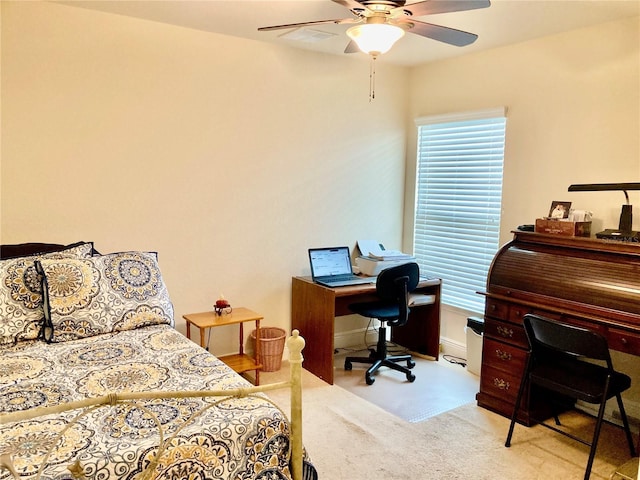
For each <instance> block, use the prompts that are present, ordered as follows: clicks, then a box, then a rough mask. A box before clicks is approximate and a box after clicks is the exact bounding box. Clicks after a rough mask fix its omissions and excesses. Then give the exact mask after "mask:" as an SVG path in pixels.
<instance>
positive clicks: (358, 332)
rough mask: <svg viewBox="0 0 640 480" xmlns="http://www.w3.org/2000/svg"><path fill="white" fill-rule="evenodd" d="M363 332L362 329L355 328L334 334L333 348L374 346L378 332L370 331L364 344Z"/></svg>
mask: <svg viewBox="0 0 640 480" xmlns="http://www.w3.org/2000/svg"><path fill="white" fill-rule="evenodd" d="M365 331H366V329H364V328H357V329H354V330H348V331H344V332H338V333H336V334H335V336H334V340H333V343H334V346H335V348H353V347H356V348H357V347H358V346H362V348H365V345H375V344H376V343H377V342H378V332H377V331H376V330H372V329H370V330H369V331H368V332H367V336H366V343H365Z"/></svg>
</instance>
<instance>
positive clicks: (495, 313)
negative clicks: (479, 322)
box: [484, 298, 509, 320]
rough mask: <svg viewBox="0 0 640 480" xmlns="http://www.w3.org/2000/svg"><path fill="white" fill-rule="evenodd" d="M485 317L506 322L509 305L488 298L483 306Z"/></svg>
mask: <svg viewBox="0 0 640 480" xmlns="http://www.w3.org/2000/svg"><path fill="white" fill-rule="evenodd" d="M484 311H485V316H487V317H492V318H498V319H500V320H507V319H508V318H509V304H508V303H505V302H500V301H498V300H494V299H492V298H488V299H487V301H486V305H485V309H484Z"/></svg>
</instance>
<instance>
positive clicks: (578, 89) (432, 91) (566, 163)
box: [405, 17, 640, 343]
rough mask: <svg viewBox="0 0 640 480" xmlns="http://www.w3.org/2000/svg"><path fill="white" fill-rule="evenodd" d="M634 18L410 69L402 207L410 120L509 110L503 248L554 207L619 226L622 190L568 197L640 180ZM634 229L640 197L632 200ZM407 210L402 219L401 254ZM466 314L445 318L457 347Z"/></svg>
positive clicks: (447, 313)
mask: <svg viewBox="0 0 640 480" xmlns="http://www.w3.org/2000/svg"><path fill="white" fill-rule="evenodd" d="M639 25H640V18H638V17H636V18H631V19H626V20H621V21H616V22H612V23H606V24H602V25H599V26H596V27H592V28H586V29H580V30H574V31H571V32H568V33H563V34H560V35H554V36H549V37H545V38H541V39H537V40H533V41H529V42H525V43H520V44H517V45H512V46H508V47H503V48H498V49H494V50H490V51H486V52H481V53H478V54H474V55H465V56H462V57H458V58H456V59H454V60H449V61H442V62H437V63H432V64H427V65H424V66H422V67H420V68H414V69H412V70H411V72H410V91H409V97H410V98H411V102H410V107H409V110H408V116H407V122H408V124H409V129H408V132H409V135H408V143H407V152H408V153H407V158H408V159H409V160H408V163H407V165H408V168H407V189H406V201H407V205H409V206H411V205H413V196H414V195H415V191H414V183H415V162H414V160H413V159H414V158H415V142H416V128H415V126H414V124H413V122H414V119H415V118H418V117H421V116H427V115H435V114H442V113H451V112H465V111H472V110H480V109H486V108H491V107H502V106H506V107H507V109H508V113H507V134H506V135H507V136H506V148H505V162H504V187H503V211H502V223H501V228H500V231H501V243H505V242H507V241H508V240H510V239H511V237H512V235H511V233H510V232H511V231H512V230H513V229H515V228H516V227H517V226H518V225H521V224H525V223H534V222H535V218H536V217H540V216H543V215H545V214H546V212H548V211H549V206H550V205H551V202H552V201H553V200H563V201H564V200H566V201H571V202H573V206H574V207H575V208H578V209H585V210H591V211H593V212H594V223H593V228H594V233H595V232H597V231H601V230H603V229H604V228H616V227H617V225H618V220H619V216H620V207H621V205H622V204H623V203H624V202H625V198H624V194H623V193H622V192H589V193H584V192H579V193H573V192H572V193H568V192H567V188H568V187H569V185H571V184H573V183H605V182H637V181H638V180H639V179H640V28H639ZM629 197H630V202H631V203H632V204H635V205H636V215H635V218H634V228H635V229H636V230H640V192H629ZM412 214H413V211H412V209H411V208H407V209H406V212H405V246H408V245H410V244H411V235H412V233H411V232H412V230H411V228H412V227H411V224H412V223H411V218H412ZM467 314H468V312H461V311H457V310H454V309H445V310H444V311H443V318H444V321H443V332H442V333H443V336H444V337H446V338H447V339H449V340H452V341H453V342H458V343H464V341H465V338H464V325H466V316H467Z"/></svg>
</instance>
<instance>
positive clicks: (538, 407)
mask: <svg viewBox="0 0 640 480" xmlns="http://www.w3.org/2000/svg"><path fill="white" fill-rule="evenodd" d="M483 294H484V295H486V302H485V315H484V317H485V326H484V338H483V354H482V368H481V375H480V391H479V393H478V395H477V397H476V399H477V402H478V405H479V406H482V407H485V408H487V409H489V410H492V411H494V412H497V413H500V414H502V415H504V416H507V417H510V416H511V414H512V413H513V407H514V404H515V398H516V394H517V392H518V387H519V386H520V377H521V375H522V370H523V368H524V363H525V360H526V351H527V349H528V347H527V338H526V335H525V332H524V328H523V326H522V317H523V316H524V315H525V314H527V313H537V314H539V315H543V316H545V317H549V318H552V319H555V320H558V321H562V322H565V323H571V324H574V325H579V326H583V327H587V328H590V329H592V330H595V331H598V332H600V333H601V334H603V335H604V336H606V337H607V339H608V341H609V346H610V348H612V349H614V350H619V351H622V352H625V353H629V354H632V355H640V243H628V242H617V241H607V240H598V239H592V238H579V237H565V236H560V235H545V234H539V233H531V232H520V231H518V232H514V238H513V240H512V241H510V242H508V243H507V244H505V245H504V246H503V247H502V248H500V250H499V251H498V252H497V254H496V255H495V257H494V259H493V262H492V264H491V267H490V269H489V274H488V277H487V290H486V292H483ZM544 405H545V402H541V401H538V399H537V397H536V392H531V394H530V395H526V396H525V399H524V402H523V405H522V407H521V409H520V411H519V412H518V421H520V422H522V423H523V424H525V425H531V424H532V423H533V422H532V418H544V417H546V416H547V415H548V413H549V412H545V411H544V408H546V407H545V406H544Z"/></svg>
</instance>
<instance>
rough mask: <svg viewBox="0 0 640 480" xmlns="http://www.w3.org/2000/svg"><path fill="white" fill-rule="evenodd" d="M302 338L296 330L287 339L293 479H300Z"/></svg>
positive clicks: (303, 342) (301, 453) (303, 343)
mask: <svg viewBox="0 0 640 480" xmlns="http://www.w3.org/2000/svg"><path fill="white" fill-rule="evenodd" d="M304 345H305V341H304V338H302V337H301V336H300V332H299V331H298V330H294V331H293V332H291V336H290V337H289V338H288V339H287V348H288V349H289V364H290V365H291V372H290V381H291V465H292V468H293V471H292V474H293V479H294V480H302V457H303V451H302V360H303V358H302V349H303V348H304Z"/></svg>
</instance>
